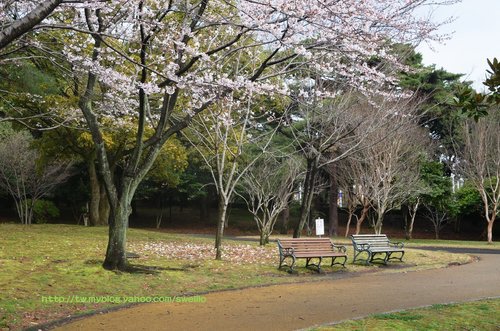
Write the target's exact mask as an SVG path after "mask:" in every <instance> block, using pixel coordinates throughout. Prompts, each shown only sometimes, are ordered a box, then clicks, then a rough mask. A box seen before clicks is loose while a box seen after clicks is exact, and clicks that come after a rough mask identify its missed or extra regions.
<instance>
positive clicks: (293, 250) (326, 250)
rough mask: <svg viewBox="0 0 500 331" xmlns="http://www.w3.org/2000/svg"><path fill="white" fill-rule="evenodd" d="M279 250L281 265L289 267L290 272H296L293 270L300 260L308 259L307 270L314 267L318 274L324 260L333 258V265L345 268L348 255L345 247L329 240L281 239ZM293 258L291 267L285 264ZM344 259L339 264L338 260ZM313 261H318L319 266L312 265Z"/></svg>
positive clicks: (280, 266)
mask: <svg viewBox="0 0 500 331" xmlns="http://www.w3.org/2000/svg"><path fill="white" fill-rule="evenodd" d="M278 250H279V254H280V265H279V267H278V269H281V268H282V267H285V266H287V267H289V268H290V269H289V270H288V272H290V273H292V272H294V270H293V268H294V266H295V262H296V260H297V259H298V258H304V259H306V268H311V267H314V268H316V271H317V272H321V261H322V260H323V259H324V258H331V259H332V263H331V266H333V265H334V264H339V265H342V266H343V267H345V263H346V261H347V254H346V248H345V246H340V245H334V244H333V243H332V242H331V241H330V239H329V238H294V239H279V240H278ZM286 258H291V259H292V263H291V264H290V265H288V264H285V263H284V262H285V259H286ZM338 258H340V259H343V261H342V262H337V261H336V259H338ZM312 259H318V263H317V264H313V263H311V260H312Z"/></svg>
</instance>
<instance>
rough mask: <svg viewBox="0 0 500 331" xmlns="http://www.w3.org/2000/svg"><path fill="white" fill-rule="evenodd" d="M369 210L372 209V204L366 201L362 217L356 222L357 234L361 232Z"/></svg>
mask: <svg viewBox="0 0 500 331" xmlns="http://www.w3.org/2000/svg"><path fill="white" fill-rule="evenodd" d="M369 210H370V205H369V204H368V203H366V202H365V204H364V205H363V211H362V212H361V217H360V218H358V221H357V222H356V234H359V233H360V232H361V224H363V222H364V221H365V219H366V217H367V216H368V211H369Z"/></svg>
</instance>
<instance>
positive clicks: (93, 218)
mask: <svg viewBox="0 0 500 331" xmlns="http://www.w3.org/2000/svg"><path fill="white" fill-rule="evenodd" d="M88 171H89V184H90V201H89V224H90V225H94V226H95V225H99V224H100V218H99V200H100V198H101V187H100V185H99V178H98V177H97V170H96V166H95V164H94V158H91V160H90V161H89V162H88Z"/></svg>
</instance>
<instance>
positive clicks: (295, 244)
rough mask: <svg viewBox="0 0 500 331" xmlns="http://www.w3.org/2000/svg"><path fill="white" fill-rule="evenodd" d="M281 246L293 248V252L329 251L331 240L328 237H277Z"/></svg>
mask: <svg viewBox="0 0 500 331" xmlns="http://www.w3.org/2000/svg"><path fill="white" fill-rule="evenodd" d="M278 244H279V245H280V246H281V247H282V248H285V249H286V248H293V249H294V251H295V252H317V251H331V249H332V242H331V241H330V239H329V238H304V239H302V238H295V239H279V240H278Z"/></svg>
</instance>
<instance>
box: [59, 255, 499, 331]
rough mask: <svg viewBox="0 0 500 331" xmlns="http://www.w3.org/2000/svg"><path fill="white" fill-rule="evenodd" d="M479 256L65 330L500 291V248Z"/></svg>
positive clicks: (142, 326) (220, 319)
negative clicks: (454, 263)
mask: <svg viewBox="0 0 500 331" xmlns="http://www.w3.org/2000/svg"><path fill="white" fill-rule="evenodd" d="M498 252H499V253H500V251H498ZM477 256H479V258H480V260H479V261H478V262H474V263H470V264H467V265H462V266H452V267H449V268H444V269H438V270H426V271H417V272H408V273H396V274H376V273H375V274H361V275H359V276H355V277H352V278H342V279H334V280H325V281H320V282H314V283H303V284H293V285H274V286H268V287H261V288H251V289H244V290H236V291H225V292H217V293H210V294H206V295H204V297H205V298H206V302H205V303H184V304H168V303H165V304H145V305H138V306H134V307H131V308H127V309H123V310H118V311H114V312H111V313H107V314H100V315H95V316H92V317H88V318H84V319H81V320H77V321H74V322H72V323H70V324H66V325H64V326H62V327H60V328H59V329H57V330H296V329H302V328H308V327H312V326H315V325H322V324H327V323H332V322H336V321H341V320H345V319H352V318H356V317H362V316H366V315H369V314H373V313H382V312H389V311H394V310H402V309H408V308H415V307H421V306H427V305H432V304H437V303H451V302H464V301H471V300H477V299H482V298H491V297H500V254H477Z"/></svg>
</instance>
